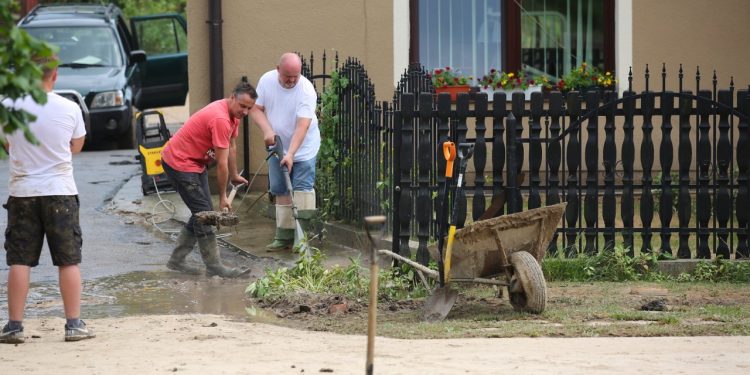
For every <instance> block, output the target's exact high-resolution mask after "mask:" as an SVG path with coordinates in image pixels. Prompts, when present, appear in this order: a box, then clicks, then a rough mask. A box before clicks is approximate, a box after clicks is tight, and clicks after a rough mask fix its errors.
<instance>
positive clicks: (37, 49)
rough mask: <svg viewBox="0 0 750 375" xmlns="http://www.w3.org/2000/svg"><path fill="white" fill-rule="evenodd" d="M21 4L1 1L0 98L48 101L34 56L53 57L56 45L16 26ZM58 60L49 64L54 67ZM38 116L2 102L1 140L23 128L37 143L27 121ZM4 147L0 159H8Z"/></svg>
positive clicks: (0, 118) (36, 57)
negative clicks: (30, 98) (36, 37)
mask: <svg viewBox="0 0 750 375" xmlns="http://www.w3.org/2000/svg"><path fill="white" fill-rule="evenodd" d="M16 12H18V3H17V2H16V1H13V0H0V25H3V26H2V27H0V39H2V41H3V43H0V98H7V99H10V100H15V99H19V98H23V97H25V96H26V95H30V96H31V97H32V98H33V99H34V101H35V102H37V103H39V104H44V103H46V102H47V93H46V92H45V91H44V89H43V88H42V86H41V84H40V82H41V80H42V68H43V66H42V65H40V64H38V63H37V62H35V61H34V59H45V58H49V57H51V56H52V55H53V54H54V53H55V52H56V51H57V48H55V47H54V46H52V45H50V44H47V43H45V42H43V41H40V40H37V39H34V38H33V37H31V36H30V35H29V34H28V33H26V31H24V30H21V29H20V28H18V27H16ZM55 64H56V63H55V62H48V63H46V66H47V67H54V65H55ZM34 119H35V117H34V116H33V115H31V114H30V113H28V112H26V111H24V110H15V109H9V108H7V107H5V106H2V105H0V126H1V127H2V132H0V143H2V144H5V137H4V136H3V135H4V134H11V133H13V132H15V131H16V130H21V131H23V133H24V135H25V137H26V139H28V140H29V142H32V143H36V138H35V137H34V135H33V134H32V133H31V131H30V130H29V127H28V123H29V122H31V121H33V120H34ZM6 156H7V155H6V153H5V148H4V147H0V158H5V157H6Z"/></svg>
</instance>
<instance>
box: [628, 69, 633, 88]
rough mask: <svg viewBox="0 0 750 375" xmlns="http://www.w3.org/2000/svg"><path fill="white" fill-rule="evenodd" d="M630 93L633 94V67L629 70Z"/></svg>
mask: <svg viewBox="0 0 750 375" xmlns="http://www.w3.org/2000/svg"><path fill="white" fill-rule="evenodd" d="M628 91H630V92H633V67H632V66H631V67H630V68H629V69H628Z"/></svg>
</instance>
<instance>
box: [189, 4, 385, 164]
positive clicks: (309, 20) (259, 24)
mask: <svg viewBox="0 0 750 375" xmlns="http://www.w3.org/2000/svg"><path fill="white" fill-rule="evenodd" d="M208 9H209V4H208V1H204V0H188V2H187V18H188V36H189V47H188V53H189V56H190V65H189V66H190V68H189V79H190V103H189V106H190V113H194V112H195V111H197V110H198V109H200V108H202V107H203V106H204V105H206V104H208V102H209V98H210V95H209V44H208V42H209V25H208V24H207V23H206V22H207V20H208V19H209V13H208ZM393 18H394V17H393V2H392V1H366V0H315V1H310V0H284V1H278V0H253V1H246V0H224V1H222V19H223V23H222V34H223V51H224V56H223V58H224V92H225V93H226V95H228V94H229V93H230V92H231V90H232V88H233V87H234V85H236V84H237V82H239V81H240V79H241V77H242V76H247V77H248V80H249V81H250V82H251V83H253V84H257V82H258V79H259V78H260V76H261V75H262V74H263V73H265V72H266V71H268V70H271V69H274V68H275V67H276V64H277V63H278V59H279V56H281V54H282V53H284V52H287V51H297V52H300V53H301V54H303V55H304V56H306V57H309V55H310V52H312V53H313V54H314V55H315V66H316V69H315V70H316V72H318V69H319V66H320V64H321V63H322V60H321V57H322V54H323V51H326V54H327V55H328V59H329V60H328V61H329V69H328V71H330V70H331V68H330V67H332V66H333V57H334V55H335V53H336V52H337V51H338V54H339V57H340V58H341V60H342V61H341V62H342V63H343V62H344V61H343V60H344V59H345V58H346V57H348V56H352V57H355V58H357V59H358V60H359V61H360V62H361V63H362V64H363V65H364V66H365V68H366V69H367V72H368V74H369V76H370V79H371V80H372V81H373V83H374V85H375V90H376V93H375V94H376V96H377V97H378V99H379V100H386V99H390V97H391V96H392V95H393V89H394V86H393V81H394V79H393V71H394V57H393V40H394V38H393ZM240 139H242V135H240ZM239 146H240V147H241V144H240V145H239ZM250 146H251V154H250V168H251V171H250V172H251V173H253V172H254V171H255V169H257V165H258V164H259V163H260V162H261V161H262V160H263V159H264V158H265V156H266V153H265V150H264V148H263V147H262V136H261V134H260V132H259V131H258V130H257V129H256V127H255V126H254V125H251V132H250ZM242 152H244V150H240V153H239V155H238V160H240V161H241V160H242V158H243V156H242ZM240 168H242V166H240Z"/></svg>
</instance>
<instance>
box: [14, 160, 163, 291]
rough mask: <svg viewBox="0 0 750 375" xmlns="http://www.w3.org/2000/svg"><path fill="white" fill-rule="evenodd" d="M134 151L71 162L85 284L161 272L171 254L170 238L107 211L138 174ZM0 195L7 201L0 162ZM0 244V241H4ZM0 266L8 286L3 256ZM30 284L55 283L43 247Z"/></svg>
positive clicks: (54, 272) (52, 267) (50, 264)
mask: <svg viewBox="0 0 750 375" xmlns="http://www.w3.org/2000/svg"><path fill="white" fill-rule="evenodd" d="M134 156H135V151H128V150H113V151H87V152H82V153H80V154H78V155H74V157H73V169H74V176H75V180H76V185H77V187H78V194H79V199H80V201H81V211H80V220H81V230H82V232H83V262H82V263H81V274H82V276H83V279H84V280H91V279H95V278H100V277H104V276H113V275H117V274H122V273H126V272H131V271H148V270H154V269H163V268H164V266H163V265H164V263H165V262H166V260H167V256H168V254H169V251H170V249H171V246H172V245H171V243H170V242H169V239H168V238H166V237H164V238H158V236H154V233H152V232H150V231H148V230H147V229H146V228H144V227H142V226H139V225H134V224H132V223H131V224H128V223H129V222H130V221H129V220H127V218H123V217H120V216H117V215H113V214H112V213H111V212H107V210H106V206H107V204H108V203H109V201H110V200H111V199H112V197H113V196H114V194H115V193H116V192H117V191H118V190H119V189H120V187H121V186H122V185H123V184H124V183H125V182H127V181H128V180H129V179H130V178H131V177H133V176H134V175H137V174H139V173H140V166H139V165H138V164H135V163H136V161H135V159H134ZM0 181H2V183H0V196H2V198H0V199H2V201H3V202H5V201H6V200H7V197H8V185H7V181H8V161H7V160H2V161H0ZM7 222H8V214H7V211H5V210H2V213H1V214H0V227H2V228H3V233H4V228H5V227H6V225H7ZM3 241H4V238H3ZM2 258H3V259H2V261H0V283H3V284H4V283H6V282H7V272H8V266H7V265H6V263H5V252H4V251H3V257H2ZM31 281H32V282H50V281H54V282H56V281H57V269H56V268H55V267H54V266H52V261H51V259H50V257H49V250H48V249H47V246H46V244H45V248H44V249H43V250H42V257H41V260H40V265H39V266H37V267H35V268H34V269H33V270H32V274H31Z"/></svg>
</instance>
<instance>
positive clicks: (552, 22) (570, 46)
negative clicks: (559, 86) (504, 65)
mask: <svg viewBox="0 0 750 375" xmlns="http://www.w3.org/2000/svg"><path fill="white" fill-rule="evenodd" d="M519 6H520V7H521V9H520V11H521V13H520V14H521V67H522V68H523V69H524V70H525V71H527V72H530V73H531V74H546V75H548V76H551V77H557V78H560V77H562V76H563V74H565V73H566V72H568V71H570V70H571V69H572V68H575V67H576V66H578V65H580V64H581V63H583V62H586V63H588V64H590V65H592V66H594V67H597V68H599V69H602V70H604V69H606V63H605V60H606V52H605V27H604V25H605V19H606V18H605V16H604V7H605V3H604V2H601V1H599V0H597V1H594V0H566V1H557V0H523V1H521V2H520V4H519Z"/></svg>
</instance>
